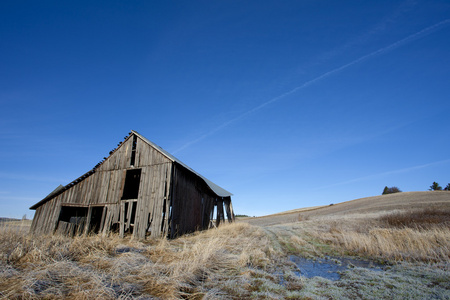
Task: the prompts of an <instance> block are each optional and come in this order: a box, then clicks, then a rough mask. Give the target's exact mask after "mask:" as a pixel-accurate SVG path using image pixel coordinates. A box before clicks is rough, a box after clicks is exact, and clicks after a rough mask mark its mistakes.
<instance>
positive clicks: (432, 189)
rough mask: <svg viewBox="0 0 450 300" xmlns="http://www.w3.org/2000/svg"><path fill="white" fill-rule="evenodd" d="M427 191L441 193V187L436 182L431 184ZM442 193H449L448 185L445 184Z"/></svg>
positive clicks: (449, 186)
mask: <svg viewBox="0 0 450 300" xmlns="http://www.w3.org/2000/svg"><path fill="white" fill-rule="evenodd" d="M428 190H429V191H442V187H441V186H440V185H439V183H437V182H436V181H434V182H433V184H432V185H430V188H429V189H428ZM444 191H450V183H448V184H447V186H446V187H445V188H444Z"/></svg>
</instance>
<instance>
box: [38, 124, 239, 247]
mask: <svg viewBox="0 0 450 300" xmlns="http://www.w3.org/2000/svg"><path fill="white" fill-rule="evenodd" d="M230 197H231V193H229V192H228V191H226V190H224V189H222V188H221V187H219V186H217V185H215V184H214V183H212V182H211V181H209V180H207V179H206V178H204V177H203V176H201V175H200V174H198V173H196V172H195V171H193V170H192V169H190V168H189V167H187V166H186V165H185V164H183V163H182V162H181V161H179V160H178V159H176V158H175V157H173V156H172V155H170V154H169V153H167V152H166V151H165V150H163V149H162V148H160V147H159V146H157V145H155V144H153V143H152V142H150V141H149V140H147V139H146V138H144V137H143V136H141V135H140V134H139V133H137V132H136V131H131V133H130V134H129V135H128V136H127V137H126V138H125V140H124V141H123V142H122V143H120V144H119V146H118V147H117V149H115V150H113V151H111V152H110V155H109V156H108V157H107V158H105V159H104V161H102V162H101V163H100V164H98V165H97V166H95V167H94V168H93V169H92V170H90V171H89V172H87V173H86V174H84V175H82V176H80V177H79V178H77V179H76V180H74V181H73V182H71V183H69V184H68V185H66V186H60V187H58V188H57V189H55V190H54V191H53V192H52V193H50V194H49V195H48V196H47V197H45V198H44V199H43V200H41V201H40V202H38V203H36V204H35V205H33V206H32V207H31V208H30V209H35V210H36V213H35V216H34V218H33V223H32V226H31V232H32V233H34V234H52V233H55V232H57V233H61V234H68V235H77V234H91V233H101V234H103V235H108V234H109V233H110V232H118V233H119V234H120V236H122V237H123V236H124V235H126V234H132V235H133V237H136V238H145V237H146V236H149V235H150V236H153V237H160V236H165V237H166V236H169V237H175V236H177V235H180V234H184V233H187V232H192V231H194V230H198V229H206V228H209V227H210V226H213V222H212V218H213V215H214V211H216V215H217V216H218V217H217V220H216V222H215V223H214V225H216V224H218V223H219V222H220V221H224V219H225V218H224V213H223V206H224V205H225V210H226V211H227V217H228V220H229V221H232V220H234V214H233V211H232V205H231V198H230Z"/></svg>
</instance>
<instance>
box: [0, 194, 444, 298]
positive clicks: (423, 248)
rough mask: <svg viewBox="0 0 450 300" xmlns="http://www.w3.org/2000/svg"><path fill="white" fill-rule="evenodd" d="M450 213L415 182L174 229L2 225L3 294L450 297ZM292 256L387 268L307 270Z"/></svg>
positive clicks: (441, 197) (440, 199)
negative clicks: (68, 233)
mask: <svg viewBox="0 0 450 300" xmlns="http://www.w3.org/2000/svg"><path fill="white" fill-rule="evenodd" d="M425 208H426V209H428V210H425ZM442 212H443V213H442ZM449 213H450V193H448V194H447V192H418V193H402V195H400V194H398V195H397V194H393V195H388V196H382V197H371V198H365V199H359V200H354V201H349V202H344V203H342V204H335V205H333V206H326V207H322V208H315V209H312V210H302V211H294V212H290V213H286V214H277V215H274V216H268V217H265V218H247V219H245V220H240V221H238V222H236V223H234V224H230V225H224V226H221V227H219V228H217V229H212V230H208V231H204V232H197V233H193V234H191V235H187V236H183V237H180V238H177V239H174V240H166V239H153V240H146V241H137V240H132V239H130V238H125V239H120V238H118V237H117V236H115V235H112V236H110V237H107V238H101V237H99V236H91V237H77V238H73V239H72V238H67V237H62V236H56V235H54V236H41V237H32V236H29V235H27V233H26V230H24V228H26V226H25V227H24V226H22V227H20V226H19V227H17V224H15V225H14V226H7V225H2V226H1V228H0V298H2V299H249V298H250V299H251V298H253V299H405V298H406V299H450V284H449V280H448V278H449V277H450V270H449V265H450V264H449V263H450V224H449V223H448V219H447V217H448V215H449ZM436 215H439V216H436ZM280 216H281V217H280ZM412 219H413V221H411V220H412ZM414 219H416V220H419V219H420V221H416V222H415V221H414ZM436 220H437V221H436ZM399 222H400V223H399ZM402 222H403V223H402ZM18 228H22V230H18ZM291 255H295V256H298V257H304V258H310V259H320V258H323V257H331V258H332V259H333V260H335V261H339V259H341V258H344V257H351V258H357V259H365V260H371V261H374V262H376V263H379V264H381V265H382V266H383V268H382V271H380V270H378V271H375V270H369V269H364V268H359V267H354V268H349V269H348V270H345V271H343V272H341V274H340V275H341V279H340V280H337V281H332V280H329V279H325V278H322V277H313V278H307V277H305V276H303V275H301V274H299V273H298V271H299V269H298V267H297V266H296V265H295V264H294V263H293V262H292V261H291V260H290V259H289V258H290V256H291Z"/></svg>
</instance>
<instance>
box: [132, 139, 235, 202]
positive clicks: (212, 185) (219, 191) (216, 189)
mask: <svg viewBox="0 0 450 300" xmlns="http://www.w3.org/2000/svg"><path fill="white" fill-rule="evenodd" d="M131 133H134V134H136V135H137V136H139V137H140V138H141V139H142V140H143V141H145V142H146V143H148V144H150V145H151V146H153V148H156V149H157V150H159V151H160V152H161V153H162V154H164V155H165V156H166V157H167V158H169V159H170V160H172V161H173V162H175V163H177V164H179V165H181V166H183V167H184V168H186V169H188V170H189V171H191V172H192V173H194V174H195V175H197V176H198V177H200V178H201V179H203V180H204V181H205V183H206V184H207V185H208V186H209V188H210V189H211V190H212V191H213V192H214V193H216V195H217V196H219V197H229V196H232V195H233V194H232V193H230V192H229V191H227V190H225V189H224V188H221V187H220V186H218V185H217V184H215V183H214V182H212V181H210V180H208V179H207V178H205V177H203V176H202V175H201V174H199V173H197V172H196V171H194V170H193V169H191V168H190V167H189V166H187V165H186V164H184V163H183V162H182V161H181V160H179V159H178V158H176V157H175V156H173V155H172V154H170V153H169V152H167V151H166V150H164V149H163V148H161V147H160V146H158V145H156V144H155V143H153V142H151V141H150V140H147V139H146V138H145V137H143V136H142V135H140V134H139V133H138V132H137V131H134V130H131Z"/></svg>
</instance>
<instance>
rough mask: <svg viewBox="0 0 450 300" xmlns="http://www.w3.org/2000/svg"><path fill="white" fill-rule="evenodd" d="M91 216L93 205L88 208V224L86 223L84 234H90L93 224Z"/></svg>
mask: <svg viewBox="0 0 450 300" xmlns="http://www.w3.org/2000/svg"><path fill="white" fill-rule="evenodd" d="M91 217H92V207H91V206H90V207H89V208H88V214H87V218H86V224H85V225H84V230H83V235H88V233H89V232H88V231H89V226H90V225H91Z"/></svg>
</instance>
